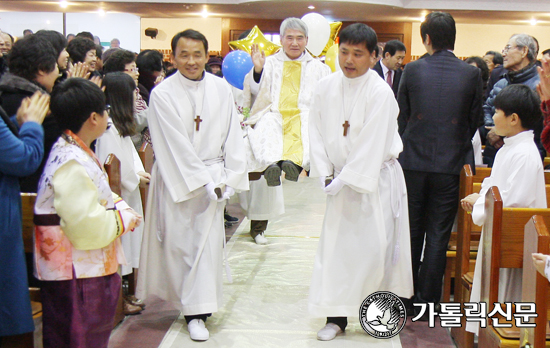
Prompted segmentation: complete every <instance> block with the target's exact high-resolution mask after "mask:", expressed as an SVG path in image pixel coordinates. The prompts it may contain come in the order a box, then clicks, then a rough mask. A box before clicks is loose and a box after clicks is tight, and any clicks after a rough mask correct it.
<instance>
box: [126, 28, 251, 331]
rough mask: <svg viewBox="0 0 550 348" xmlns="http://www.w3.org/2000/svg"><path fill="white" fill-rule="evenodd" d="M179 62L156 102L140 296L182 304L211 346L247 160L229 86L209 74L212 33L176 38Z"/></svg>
mask: <svg viewBox="0 0 550 348" xmlns="http://www.w3.org/2000/svg"><path fill="white" fill-rule="evenodd" d="M172 60H173V62H174V65H175V66H177V69H178V71H177V72H176V73H175V74H174V75H172V76H171V77H169V78H167V79H166V80H164V82H162V83H161V84H159V85H158V86H157V87H156V88H155V89H154V90H153V92H152V94H151V99H150V104H149V115H148V121H149V129H150V131H151V136H152V140H153V142H154V144H155V157H156V162H155V165H154V166H153V170H152V180H151V187H150V191H149V199H148V202H147V213H148V216H147V218H148V220H147V224H146V226H145V231H144V237H143V247H142V253H141V263H140V273H139V277H138V288H137V294H136V295H137V297H138V298H142V299H145V298H147V296H149V295H156V296H158V297H160V298H162V299H164V300H168V301H172V302H175V303H177V304H178V305H179V307H180V308H181V310H182V313H183V315H184V316H185V320H186V322H187V324H188V329H189V334H190V337H191V339H193V340H196V341H205V340H207V339H208V338H209V332H208V330H207V328H206V326H205V321H206V318H207V317H209V316H210V315H211V314H212V313H214V312H217V311H218V310H219V308H220V306H221V305H222V268H223V267H222V266H223V246H224V244H225V230H224V221H223V210H224V207H225V200H226V199H229V197H230V196H231V195H233V194H234V193H235V191H241V190H247V189H248V177H247V169H246V155H245V150H244V144H243V139H242V131H241V128H240V125H239V119H238V115H237V111H236V109H235V105H234V102H233V96H232V94H231V91H230V89H229V86H228V85H227V83H226V82H224V81H223V80H222V79H220V78H218V77H217V76H214V75H212V74H206V73H205V71H204V66H205V64H206V62H207V60H208V42H207V40H206V38H205V37H204V35H202V34H201V33H199V32H197V31H195V30H192V29H188V30H185V31H183V32H181V33H178V34H176V35H175V36H174V38H173V39H172Z"/></svg>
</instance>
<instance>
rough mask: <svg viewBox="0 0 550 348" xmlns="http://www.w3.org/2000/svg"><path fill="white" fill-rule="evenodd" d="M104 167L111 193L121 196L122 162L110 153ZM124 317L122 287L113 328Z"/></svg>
mask: <svg viewBox="0 0 550 348" xmlns="http://www.w3.org/2000/svg"><path fill="white" fill-rule="evenodd" d="M104 167H105V171H106V172H107V175H108V176H109V186H110V187H111V191H113V192H114V193H116V194H117V195H119V196H120V193H121V192H122V184H121V180H120V160H119V159H118V158H117V157H116V156H115V155H114V154H112V153H110V154H109V155H107V158H106V159H105V164H104ZM119 270H120V268H119ZM119 273H120V272H119ZM124 317H125V315H124V303H123V298H122V286H121V287H120V290H119V297H118V303H117V306H116V310H115V318H114V322H113V327H114V326H117V325H118V323H120V322H121V321H122V320H124Z"/></svg>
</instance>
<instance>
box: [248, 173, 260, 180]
mask: <svg viewBox="0 0 550 348" xmlns="http://www.w3.org/2000/svg"><path fill="white" fill-rule="evenodd" d="M261 177H262V173H261V172H250V173H248V180H249V181H256V180H260V179H261Z"/></svg>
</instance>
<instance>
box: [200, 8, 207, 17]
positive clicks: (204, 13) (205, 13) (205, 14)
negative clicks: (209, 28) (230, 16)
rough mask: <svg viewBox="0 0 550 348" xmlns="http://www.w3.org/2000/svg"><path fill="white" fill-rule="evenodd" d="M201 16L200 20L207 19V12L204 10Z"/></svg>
mask: <svg viewBox="0 0 550 348" xmlns="http://www.w3.org/2000/svg"><path fill="white" fill-rule="evenodd" d="M201 16H202V18H207V17H208V11H207V10H206V9H204V10H202V13H201Z"/></svg>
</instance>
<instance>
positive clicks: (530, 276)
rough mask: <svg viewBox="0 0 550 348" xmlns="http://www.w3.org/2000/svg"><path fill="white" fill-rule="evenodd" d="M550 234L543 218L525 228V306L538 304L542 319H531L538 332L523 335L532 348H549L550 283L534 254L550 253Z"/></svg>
mask: <svg viewBox="0 0 550 348" xmlns="http://www.w3.org/2000/svg"><path fill="white" fill-rule="evenodd" d="M549 244H550V234H549V233H548V229H547V228H546V224H545V223H544V219H543V218H542V216H540V215H535V216H533V217H531V218H530V219H529V221H528V222H527V224H526V225H525V237H524V245H523V282H522V298H521V302H529V303H535V305H536V312H537V314H538V316H537V317H536V318H531V319H530V322H531V323H535V325H536V327H535V328H525V329H523V330H521V331H520V342H521V346H524V345H525V343H527V342H528V343H531V347H545V344H546V342H545V341H546V323H547V318H548V316H547V308H548V300H549V299H550V297H549V296H548V291H549V289H550V286H549V283H548V279H546V277H544V276H542V275H541V274H540V273H538V272H537V270H536V268H535V265H534V264H533V259H532V257H531V254H532V253H542V254H546V255H548V254H549V253H550V245H549Z"/></svg>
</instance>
